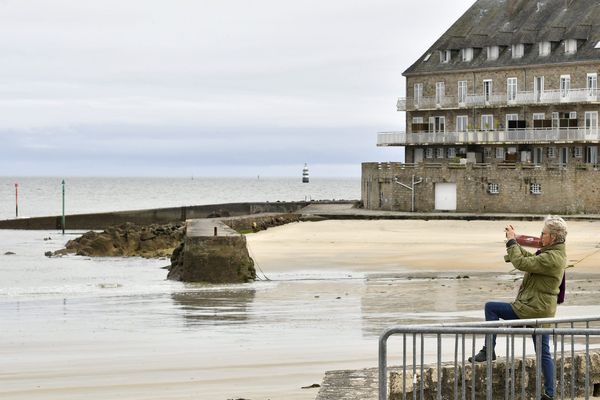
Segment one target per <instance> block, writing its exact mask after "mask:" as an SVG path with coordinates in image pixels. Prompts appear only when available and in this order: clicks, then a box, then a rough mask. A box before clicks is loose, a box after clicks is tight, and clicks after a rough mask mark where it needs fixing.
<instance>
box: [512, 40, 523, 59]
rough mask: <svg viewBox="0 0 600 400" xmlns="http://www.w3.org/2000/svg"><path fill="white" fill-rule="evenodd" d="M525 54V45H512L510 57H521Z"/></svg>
mask: <svg viewBox="0 0 600 400" xmlns="http://www.w3.org/2000/svg"><path fill="white" fill-rule="evenodd" d="M523 54H525V45H524V44H523V43H519V44H513V45H512V58H523Z"/></svg>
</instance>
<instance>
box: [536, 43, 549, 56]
mask: <svg viewBox="0 0 600 400" xmlns="http://www.w3.org/2000/svg"><path fill="white" fill-rule="evenodd" d="M538 46H539V53H540V57H545V56H549V55H550V50H552V45H551V44H550V42H540V43H539V44H538Z"/></svg>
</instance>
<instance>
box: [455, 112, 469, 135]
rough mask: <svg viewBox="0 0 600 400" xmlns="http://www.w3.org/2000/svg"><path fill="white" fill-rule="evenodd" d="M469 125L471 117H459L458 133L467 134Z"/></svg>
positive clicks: (457, 123)
mask: <svg viewBox="0 0 600 400" xmlns="http://www.w3.org/2000/svg"><path fill="white" fill-rule="evenodd" d="M468 123H469V117H468V116H466V115H459V116H457V117H456V131H457V132H466V131H467V126H468Z"/></svg>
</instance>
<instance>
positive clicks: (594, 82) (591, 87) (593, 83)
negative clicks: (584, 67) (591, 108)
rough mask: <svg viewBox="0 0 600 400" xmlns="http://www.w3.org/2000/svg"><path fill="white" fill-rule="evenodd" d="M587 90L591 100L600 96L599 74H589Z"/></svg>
mask: <svg viewBox="0 0 600 400" xmlns="http://www.w3.org/2000/svg"><path fill="white" fill-rule="evenodd" d="M586 82H587V83H586V88H587V93H588V97H589V98H592V99H594V98H596V96H597V95H598V74H597V73H595V72H593V73H589V74H587V79H586Z"/></svg>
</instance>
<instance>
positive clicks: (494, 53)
mask: <svg viewBox="0 0 600 400" xmlns="http://www.w3.org/2000/svg"><path fill="white" fill-rule="evenodd" d="M486 52H487V59H488V61H493V60H497V59H498V57H499V55H500V48H499V47H498V46H488V47H486Z"/></svg>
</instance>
